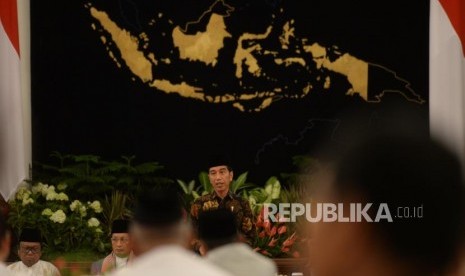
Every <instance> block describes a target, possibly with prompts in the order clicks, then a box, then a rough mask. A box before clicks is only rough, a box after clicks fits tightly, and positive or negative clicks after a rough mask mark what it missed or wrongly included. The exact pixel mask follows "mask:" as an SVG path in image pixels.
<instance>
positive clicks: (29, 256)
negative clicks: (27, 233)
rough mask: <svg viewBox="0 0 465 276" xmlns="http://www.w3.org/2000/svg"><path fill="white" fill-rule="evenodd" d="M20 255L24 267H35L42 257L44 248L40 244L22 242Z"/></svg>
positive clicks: (19, 250)
mask: <svg viewBox="0 0 465 276" xmlns="http://www.w3.org/2000/svg"><path fill="white" fill-rule="evenodd" d="M18 255H19V258H20V259H21V261H22V262H23V264H24V265H26V266H27V267H31V266H33V265H35V264H36V263H37V262H38V261H39V260H40V257H41V256H42V247H41V246H40V243H39V242H20V243H19V249H18Z"/></svg>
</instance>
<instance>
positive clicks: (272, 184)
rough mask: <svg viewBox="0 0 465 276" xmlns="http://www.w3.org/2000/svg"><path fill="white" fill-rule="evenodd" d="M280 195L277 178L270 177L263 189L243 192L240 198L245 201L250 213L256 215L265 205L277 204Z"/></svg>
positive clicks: (256, 188) (257, 188) (279, 184)
mask: <svg viewBox="0 0 465 276" xmlns="http://www.w3.org/2000/svg"><path fill="white" fill-rule="evenodd" d="M280 194H281V183H280V182H279V180H278V178H277V177H274V176H272V177H270V178H269V179H268V180H267V181H266V184H265V187H263V188H262V187H255V188H253V189H250V190H243V191H242V197H244V198H245V199H247V200H248V201H249V204H250V208H251V209H252V212H253V213H254V214H255V215H257V214H258V213H259V212H260V210H261V209H262V208H263V206H264V204H266V203H272V202H274V203H276V202H278V199H279V195H280Z"/></svg>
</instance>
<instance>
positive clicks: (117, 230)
mask: <svg viewBox="0 0 465 276" xmlns="http://www.w3.org/2000/svg"><path fill="white" fill-rule="evenodd" d="M111 248H112V252H111V253H110V254H109V255H108V256H106V257H105V258H104V259H103V260H99V261H97V262H94V263H93V264H92V268H91V274H92V275H100V274H104V273H108V272H109V271H112V270H115V269H120V268H123V267H125V266H126V265H128V264H130V263H131V262H132V261H133V259H134V254H133V252H132V242H131V238H130V236H129V221H128V220H124V219H117V220H115V221H113V223H112V226H111Z"/></svg>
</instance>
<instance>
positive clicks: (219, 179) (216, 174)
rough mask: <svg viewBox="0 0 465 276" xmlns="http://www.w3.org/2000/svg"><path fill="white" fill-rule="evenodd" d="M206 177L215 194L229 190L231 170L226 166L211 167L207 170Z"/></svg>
mask: <svg viewBox="0 0 465 276" xmlns="http://www.w3.org/2000/svg"><path fill="white" fill-rule="evenodd" d="M208 178H209V179H210V183H211V184H212V186H213V189H214V190H215V192H216V193H217V194H223V193H225V192H228V191H229V184H231V181H232V180H233V172H232V171H230V170H229V169H228V167H227V166H216V167H211V168H210V169H209V171H208Z"/></svg>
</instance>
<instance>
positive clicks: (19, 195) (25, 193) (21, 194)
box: [16, 186, 31, 200]
mask: <svg viewBox="0 0 465 276" xmlns="http://www.w3.org/2000/svg"><path fill="white" fill-rule="evenodd" d="M30 195H31V191H30V190H29V189H28V188H27V187H24V186H23V187H21V188H19V189H18V191H17V192H16V199H18V200H23V199H27V198H29V197H30Z"/></svg>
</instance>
